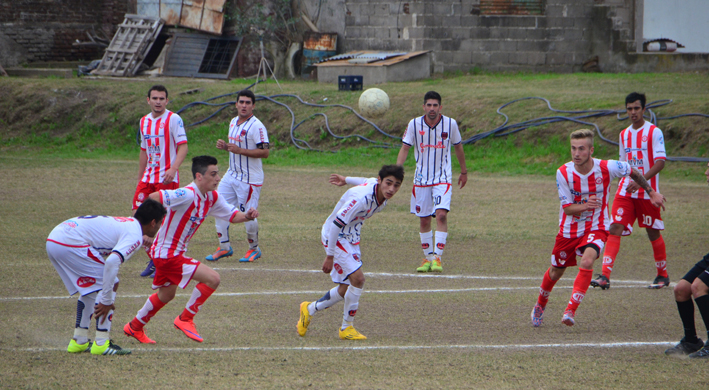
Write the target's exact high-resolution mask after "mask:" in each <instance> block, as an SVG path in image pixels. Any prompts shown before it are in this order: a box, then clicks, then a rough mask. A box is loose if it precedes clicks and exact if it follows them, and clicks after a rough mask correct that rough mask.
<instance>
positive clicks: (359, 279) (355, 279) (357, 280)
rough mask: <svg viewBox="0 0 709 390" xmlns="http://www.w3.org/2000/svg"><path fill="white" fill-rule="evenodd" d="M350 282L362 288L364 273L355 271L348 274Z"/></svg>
mask: <svg viewBox="0 0 709 390" xmlns="http://www.w3.org/2000/svg"><path fill="white" fill-rule="evenodd" d="M350 284H352V285H353V286H355V287H357V288H362V287H363V286H364V273H362V272H357V273H354V274H352V275H350Z"/></svg>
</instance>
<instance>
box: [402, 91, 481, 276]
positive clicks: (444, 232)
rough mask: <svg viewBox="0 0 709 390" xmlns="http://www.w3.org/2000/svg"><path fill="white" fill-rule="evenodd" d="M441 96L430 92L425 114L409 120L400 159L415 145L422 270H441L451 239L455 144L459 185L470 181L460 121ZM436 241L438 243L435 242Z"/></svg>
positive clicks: (415, 192) (414, 209) (413, 210)
mask: <svg viewBox="0 0 709 390" xmlns="http://www.w3.org/2000/svg"><path fill="white" fill-rule="evenodd" d="M441 108H442V105H441V95H439V94H438V93H437V92H434V91H429V92H426V95H424V97H423V110H424V113H425V114H424V115H423V116H421V117H418V118H414V119H412V120H411V121H410V122H409V125H408V127H407V128H406V132H405V133H404V136H403V137H402V142H403V145H401V149H400V150H399V155H398V156H397V158H396V164H397V165H402V166H403V164H404V162H405V161H406V157H407V156H408V155H409V149H410V148H411V147H414V157H415V159H416V173H415V174H414V189H413V193H412V194H411V213H412V214H415V215H416V216H417V217H419V218H420V220H419V222H420V228H419V234H420V237H421V248H422V249H423V254H424V256H425V259H424V260H423V262H422V263H421V266H420V267H418V268H417V269H416V271H418V272H428V271H434V272H441V271H443V265H442V264H441V256H442V255H443V249H445V247H446V240H447V238H448V212H449V211H450V205H451V191H452V189H453V188H452V187H453V184H452V183H453V172H452V170H451V144H452V145H453V147H454V149H455V156H456V157H457V158H458V163H459V164H460V170H461V172H460V176H459V177H458V185H459V186H460V188H461V189H462V188H463V187H465V183H467V182H468V169H467V168H466V166H465V153H464V152H463V144H461V141H462V139H461V137H460V131H459V130H458V123H457V122H456V121H455V119H453V118H449V117H447V116H445V115H441ZM433 215H435V217H436V234H435V242H434V235H433V232H432V230H431V216H433ZM434 244H435V245H434Z"/></svg>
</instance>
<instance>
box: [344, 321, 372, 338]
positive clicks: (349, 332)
mask: <svg viewBox="0 0 709 390" xmlns="http://www.w3.org/2000/svg"><path fill="white" fill-rule="evenodd" d="M340 338H341V339H343V340H366V339H367V336H365V335H363V334H362V333H359V332H357V329H355V328H354V327H353V326H351V325H350V326H348V327H346V328H345V330H342V329H340Z"/></svg>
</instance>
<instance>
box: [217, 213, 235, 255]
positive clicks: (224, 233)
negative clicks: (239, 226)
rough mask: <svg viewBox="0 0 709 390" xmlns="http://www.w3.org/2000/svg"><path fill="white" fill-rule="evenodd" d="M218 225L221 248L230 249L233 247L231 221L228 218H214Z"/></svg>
mask: <svg viewBox="0 0 709 390" xmlns="http://www.w3.org/2000/svg"><path fill="white" fill-rule="evenodd" d="M214 224H215V225H216V227H217V237H218V238H219V249H221V250H225V251H228V250H229V248H230V247H231V244H230V243H229V225H230V223H229V221H228V220H226V219H220V218H214Z"/></svg>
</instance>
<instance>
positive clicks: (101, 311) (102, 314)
mask: <svg viewBox="0 0 709 390" xmlns="http://www.w3.org/2000/svg"><path fill="white" fill-rule="evenodd" d="M115 309H116V306H114V305H112V304H111V305H104V304H102V303H96V306H94V317H96V320H97V321H98V322H99V323H100V324H103V323H104V322H105V321H106V318H108V313H110V312H111V310H115ZM101 318H103V319H101Z"/></svg>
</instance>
